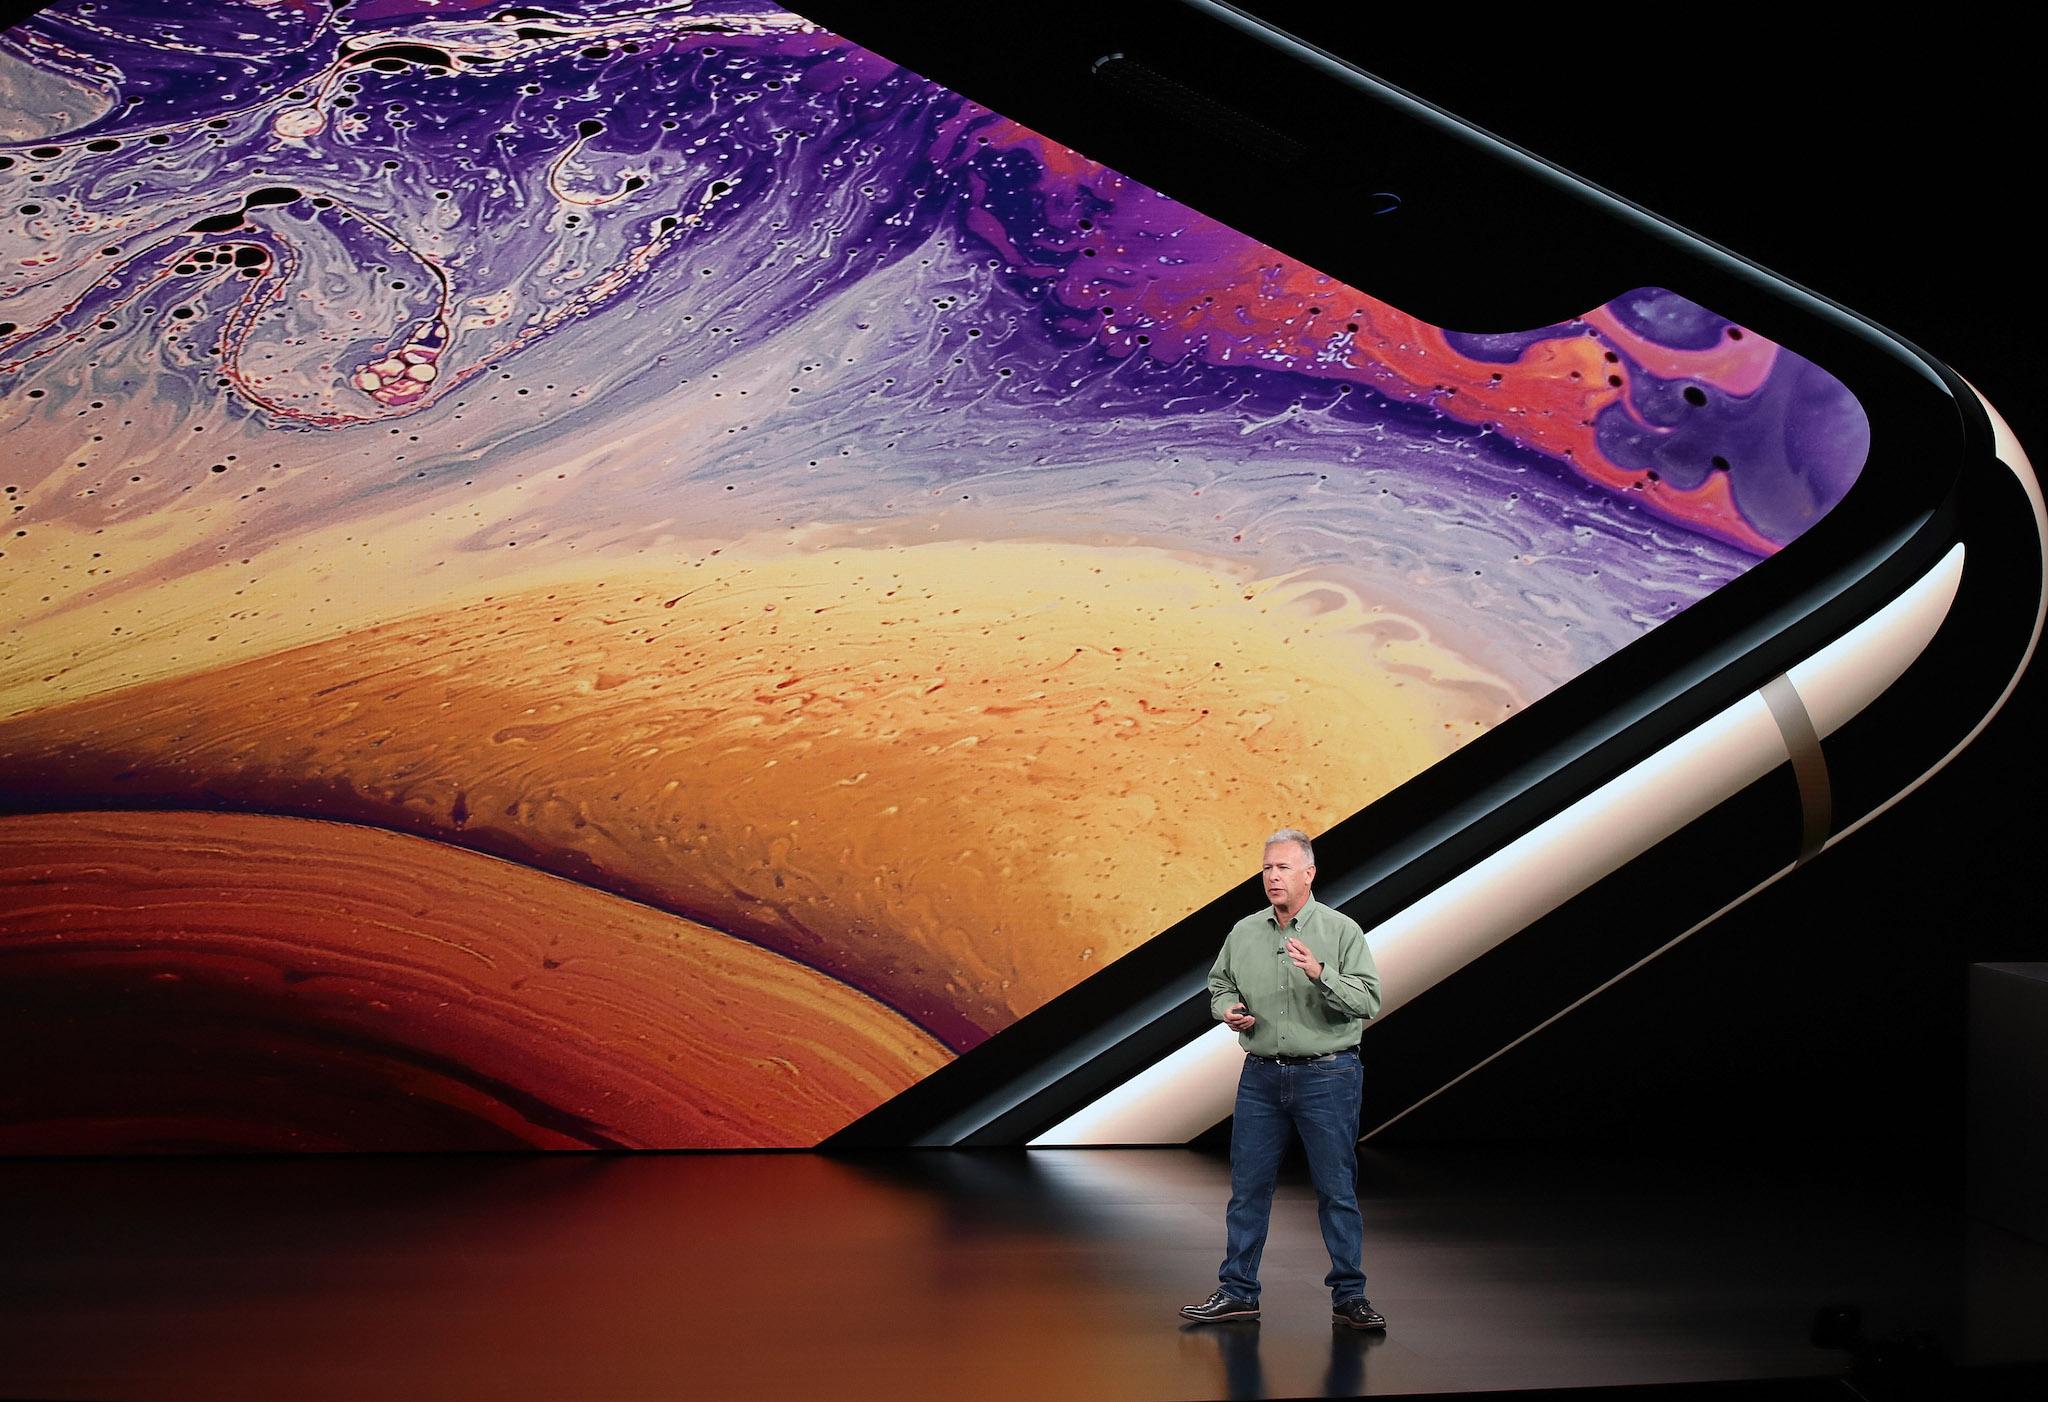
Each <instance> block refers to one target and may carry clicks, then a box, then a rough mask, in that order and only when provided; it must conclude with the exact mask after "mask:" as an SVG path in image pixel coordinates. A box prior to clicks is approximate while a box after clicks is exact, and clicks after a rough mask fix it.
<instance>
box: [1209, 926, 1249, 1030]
mask: <svg viewBox="0 0 2048 1402" xmlns="http://www.w3.org/2000/svg"><path fill="white" fill-rule="evenodd" d="M1243 1001H1244V995H1243V994H1241V993H1239V992H1238V991H1237V979H1236V978H1235V977H1233V976H1232V974H1231V972H1230V939H1229V937H1228V936H1225V938H1224V940H1223V948H1221V949H1220V950H1218V951H1216V962H1215V963H1214V964H1212V965H1210V967H1209V1016H1211V1017H1213V1018H1215V1019H1216V1020H1217V1021H1218V1022H1221V1021H1223V1014H1225V1013H1226V1012H1229V1011H1230V1009H1231V1008H1232V1007H1233V1006H1235V1005H1236V1004H1238V1003H1242V1002H1243Z"/></svg>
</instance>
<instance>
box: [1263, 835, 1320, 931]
mask: <svg viewBox="0 0 2048 1402" xmlns="http://www.w3.org/2000/svg"><path fill="white" fill-rule="evenodd" d="M1315 875H1316V869H1315V868H1314V867H1312V866H1310V865H1309V864H1308V861H1307V857H1306V854H1305V853H1304V852H1303V851H1302V850H1301V844H1300V843H1299V842H1276V843H1274V844H1273V845H1272V846H1270V847H1268V848H1267V849H1266V866H1265V878H1266V899H1267V900H1269V901H1271V902H1272V903H1273V904H1274V906H1275V907H1276V908H1278V909H1281V910H1285V911H1288V912H1290V913H1291V912H1293V911H1297V910H1300V909H1301V908H1302V907H1303V906H1305V905H1307V904H1308V887H1309V883H1310V882H1311V881H1313V880H1315Z"/></svg>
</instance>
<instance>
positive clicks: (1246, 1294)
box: [1219, 1052, 1365, 1304]
mask: <svg viewBox="0 0 2048 1402" xmlns="http://www.w3.org/2000/svg"><path fill="white" fill-rule="evenodd" d="M1364 1074H1365V1073H1364V1069H1363V1068H1362V1067H1361V1065H1360V1064H1359V1060H1358V1056H1357V1054H1356V1053H1355V1052H1341V1053H1339V1054H1338V1055H1337V1056H1335V1057H1333V1058H1331V1059H1330V1060H1328V1061H1310V1062H1304V1063H1301V1064H1299V1065H1295V1066H1288V1065H1282V1064H1278V1063H1275V1062H1271V1061H1259V1060H1257V1059H1255V1058H1253V1057H1249V1056H1248V1057H1246V1058H1245V1060H1244V1070H1243V1072H1242V1073H1240V1074H1239V1076H1238V1079H1237V1118H1236V1120H1235V1122H1234V1123H1233V1124H1232V1125H1231V1127H1230V1211H1229V1213H1228V1214H1227V1216H1226V1218H1225V1222H1226V1224H1227V1226H1226V1230H1227V1235H1228V1241H1229V1244H1228V1247H1227V1248H1226V1250H1225V1253H1224V1257H1223V1269H1222V1271H1221V1272H1219V1280H1220V1283H1221V1284H1222V1286H1223V1289H1224V1290H1225V1291H1226V1292H1228V1293H1229V1294H1232V1295H1235V1296H1236V1297H1237V1298H1238V1299H1240V1300H1249V1301H1251V1302H1252V1303H1254V1304H1256V1303H1257V1302H1258V1298H1259V1256H1260V1254H1261V1253H1262V1252H1263V1251H1264V1250H1265V1249H1266V1224H1267V1221H1268V1219H1269V1218H1270V1217H1271V1216H1272V1211H1273V1188H1274V1186H1275V1184H1276V1183H1277V1182H1278V1181H1279V1177H1280V1157H1281V1155H1282V1154H1284V1153H1285V1152H1286V1151H1287V1140H1288V1138H1289V1135H1290V1133H1291V1132H1293V1131H1297V1130H1298V1131H1299V1132H1300V1134H1301V1142H1302V1145H1303V1146H1304V1147H1305V1148H1306V1149H1307V1150H1308V1171H1309V1177H1310V1178H1311V1179H1312V1180H1313V1181H1314V1182H1315V1185H1316V1218H1317V1220H1318V1221H1319V1222H1320V1223H1321V1224H1322V1228H1323V1245H1324V1246H1326V1247H1327V1248H1329V1252H1330V1273H1329V1274H1328V1275H1326V1276H1324V1277H1323V1284H1325V1285H1327V1286H1329V1287H1330V1298H1331V1300H1332V1301H1334V1302H1335V1303H1337V1304H1342V1303H1344V1301H1346V1300H1355V1299H1357V1298H1359V1297H1360V1296H1362V1295H1363V1294H1365V1270H1364V1268H1363V1265H1362V1261H1363V1259H1364V1256H1365V1223H1364V1221H1363V1220H1362V1219H1361V1218H1360V1217H1359V1215H1358V1106H1359V1100H1360V1095H1361V1087H1362V1085H1363V1083H1364Z"/></svg>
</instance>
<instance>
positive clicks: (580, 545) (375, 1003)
mask: <svg viewBox="0 0 2048 1402" xmlns="http://www.w3.org/2000/svg"><path fill="white" fill-rule="evenodd" d="M0 183H4V185H5V189H6V201H5V212H4V215H0V240H4V251H5V259H4V267H0V390H4V395H5V399H4V405H5V409H4V418H0V438H4V449H0V452H4V461H5V462H6V464H7V466H6V467H5V468H4V469H0V472H4V474H5V482H4V486H5V500H6V503H7V516H8V524H7V526H6V530H5V539H4V540H0V602H4V632H0V639H4V651H0V658H4V666H0V693H4V694H0V1047H4V1048H5V1050H6V1057H7V1060H8V1064H9V1065H10V1066H13V1067H16V1068H20V1070H21V1074H18V1075H15V1076H12V1077H10V1078H9V1079H10V1084H8V1085H7V1086H6V1088H5V1089H4V1090H0V1151H4V1152H80V1151H84V1152H93V1151H129V1150H157V1149H177V1148H192V1147H203V1148H215V1147H243V1148H266V1149H267V1148H299V1149H309V1150H327V1149H356V1148H366V1149H440V1148H489V1147H543V1148H552V1147H561V1148H582V1147H745V1146H804V1145H811V1144H815V1143H817V1142H818V1141H820V1140H821V1139H823V1138H824V1137H826V1136H828V1135H829V1134H831V1133H832V1132H834V1131H835V1130H837V1129H839V1128H841V1127H843V1126H844V1125H846V1124H848V1123H849V1122H851V1121H852V1120H854V1119H856V1118H858V1117H859V1116H860V1115H862V1114H864V1113H866V1112H867V1111H869V1110H871V1109H873V1108H874V1107H875V1106H877V1105H879V1104H881V1103H883V1102H884V1101H886V1100H888V1099H889V1098H890V1097H891V1096H893V1095H895V1094H897V1093H898V1092H900V1091H902V1090H903V1089H905V1088H906V1087H908V1086H910V1085H912V1084H914V1083H915V1082H917V1081H918V1080H919V1079H920V1078H921V1077H923V1076H925V1075H926V1074H928V1073H930V1072H931V1071H932V1070H934V1069H935V1068H937V1067H939V1066H941V1065H943V1064H945V1063H946V1062H948V1061H949V1060H951V1059H953V1058H955V1057H957V1056H959V1055H961V1054H963V1053H966V1052H968V1051H970V1050H971V1049H973V1048H974V1047H975V1046H977V1045H979V1044H980V1043H981V1042H983V1041H984V1040H986V1039H987V1038H989V1037H990V1036H992V1035H994V1034H996V1033H998V1032H1000V1031H1001V1030H1002V1029H1003V1028H1005V1027H1007V1026H1009V1025H1010V1024H1012V1023H1013V1022H1015V1021H1016V1020H1017V1019H1018V1018H1020V1017H1022V1016H1024V1015H1026V1014H1027V1013H1029V1012H1031V1011H1032V1010H1033V1009H1035V1008H1038V1007H1040V1006H1042V1005H1043V1004H1044V1003H1046V1002H1047V1001H1048V1000H1049V999H1051V998H1053V997H1055V996H1057V995H1058V994H1060V993H1061V992H1063V991H1065V990H1067V989H1069V988H1071V987H1073V986H1074V985H1075V984H1076V983H1078V982H1079V981H1080V980H1082V979H1084V978H1086V977H1088V976H1089V975H1091V974H1093V973H1095V972H1096V971H1098V970H1100V969H1102V968H1104V967H1105V966H1107V965H1109V964H1110V963H1112V962H1113V961H1115V960H1116V959H1117V958H1118V957H1119V956H1121V955H1123V954H1126V953H1128V952H1129V951H1131V950H1132V949H1134V948H1136V947H1137V946H1138V945H1140V944H1142V943H1143V942H1144V941H1146V940H1147V939H1149V938H1151V937H1152V936H1153V935H1154V934H1155V933H1157V932H1158V931H1160V930H1162V929H1164V928H1166V927H1167V926H1170V925H1172V924H1173V923H1174V922H1175V921H1177V920H1180V919H1182V918H1183V917H1185V916H1186V915H1188V914H1189V913H1190V912H1191V911H1194V910H1197V909H1199V908H1201V907H1202V906H1204V905H1205V904H1207V903H1208V902H1210V901H1211V900H1213V899H1215V898H1216V897H1217V896H1218V895H1219V894H1220V893H1222V892H1224V891H1227V890H1228V889H1230V888H1231V887H1233V886H1235V885H1237V884H1238V883H1239V882H1240V881H1241V880H1242V879H1243V878H1244V877H1245V876H1246V875H1248V874H1249V873H1250V870H1251V868H1252V866H1253V865H1254V859H1255V856H1256V844H1257V840H1258V838H1259V836H1261V835H1263V833H1265V832H1267V831H1270V830H1271V829H1273V828H1274V827H1277V826H1280V825H1282V824H1293V825H1299V826H1303V827H1306V828H1308V829H1310V830H1312V831H1322V830H1324V829H1327V828H1328V827H1330V826H1332V825H1334V824H1336V823H1337V822H1339V821H1341V820H1342V819H1344V818H1346V817H1347V816H1349V815H1351V814H1353V813H1355V812H1357V811H1358V810H1360V809H1362V808H1363V807H1365V806H1366V805H1367V804H1369V803H1371V802H1372V801H1373V800H1374V799H1375V798H1377V797H1378V796H1380V795H1381V794H1384V793H1386V792H1387V791H1388V790H1390V789H1392V788H1393V787H1394V786H1396V785H1398V784H1399V783H1401V782H1403V781H1405V780H1407V779H1409V778H1411V777H1412V776H1414V775H1415V774H1418V773H1420V772H1421V771H1422V770H1424V769H1426V768H1427V767H1428V766H1429V765H1430V764H1432V763H1433V762H1434V761H1436V760H1437V759H1439V758H1441V757H1442V756H1444V755H1445V754H1448V753H1449V752H1450V751H1451V750H1453V749H1455V748H1456V747H1457V746H1459V745H1460V744H1462V743H1464V742H1465V741H1467V740H1469V739H1471V738H1472V737H1474V736H1475V735H1478V734H1480V733H1482V732H1483V731H1485V730H1487V729H1488V728H1490V727H1493V726H1496V725H1498V724H1500V723H1501V722H1503V721H1504V720H1507V719H1508V718H1510V717H1511V716H1512V715H1513V714H1514V713H1515V712H1516V711H1517V710H1519V709H1521V708H1523V707H1525V706H1527V705H1529V704H1530V703H1532V702H1533V701H1535V700H1536V699H1538V698H1540V697H1541V696H1543V695H1544V694H1546V693H1547V692H1549V691H1551V690H1552V689H1554V688H1555V687H1557V686H1558V685H1560V684H1561V683H1562V682H1564V681H1566V680H1568V679H1569V678H1571V677H1573V676H1575V675H1577V674H1579V673H1580V672H1583V671H1584V670H1586V669H1587V668H1588V667H1590V666H1592V665H1593V664H1594V663H1596V662H1598V661H1600V660H1601V659H1603V658H1605V657H1607V656H1609V655H1611V654H1613V653H1614V652H1615V651H1617V650H1618V649H1620V648H1621V647H1623V646H1625V645H1626V644H1627V643H1628V642H1629V641H1631V640H1632V639H1634V638H1636V637H1638V636H1640V635H1641V634H1643V633H1644V632H1645V631H1647V630H1648V629H1650V628H1653V627H1655V626H1656V625H1657V624H1658V623H1659V622H1661V621H1663V620H1665V619H1667V618H1669V617H1671V616H1672V615H1674V614H1675V613H1677V612H1678V611H1680V610H1681V609H1683V608H1685V607H1686V606H1687V605H1689V604H1691V603H1693V602H1695V601H1697V600H1698V599H1700V598H1702V597H1704V596H1705V595H1707V594H1708V593H1710V592H1712V591H1713V590H1714V589H1715V588H1717V587H1719V586H1720V585H1722V584H1725V583H1726V582H1728V581H1729V580H1731V579H1733V578H1735V577H1736V576H1737V575H1739V574H1740V573H1741V572H1742V571H1743V570H1745V569H1746V568H1747V567H1749V566H1750V565H1751V564H1753V563H1755V562H1756V561H1757V560H1759V559H1761V558H1763V557H1765V556H1767V555H1769V554H1770V553H1771V552H1772V551H1774V550H1775V549H1777V548H1778V547H1779V546H1781V545H1782V544H1784V543H1785V542H1786V541H1788V540H1790V539H1792V538H1793V537H1794V536H1796V535H1797V534H1799V533H1800V532H1801V531H1802V530H1804V529H1805V528H1806V527H1807V526H1808V525H1810V524H1811V523H1812V522H1813V521H1814V520H1816V519H1817V518H1818V517H1819V516H1820V515H1821V514H1822V513H1824V512H1825V511H1826V510H1828V509H1829V508H1830V507H1831V506H1832V505H1834V503H1835V502H1837V501H1838V500H1839V499H1840V498H1841V497H1842V495H1843V494H1844V493H1845V492H1846V491H1847V489H1848V487H1849V485H1850V483H1851V482H1852V481H1853V479H1854V477H1855V476H1856V473H1857V471H1858V470H1859V469H1860V467H1861V466H1862V463H1863V460H1864V456H1865V453H1866V451H1867V448H1868V439H1869V430H1868V426H1867V421H1866V420H1865V418H1864V415H1863V413H1862V411H1861V409H1860V407H1859V406H1858V405H1857V404H1856V403H1855V401H1854V399H1853V398H1852V397H1851V395H1850V394H1849V393H1848V391H1847V390H1846V389H1845V388H1844V387H1843V386H1842V385H1841V384H1840V382H1839V381H1837V380H1836V379H1834V378H1833V377H1832V376H1830V375H1828V374H1827V373H1826V372H1825V371H1823V370H1821V369H1819V368H1818V367H1816V366H1814V365H1812V364H1811V363H1809V362H1807V361H1805V360H1803V359H1801V358H1800V357H1799V356H1797V355H1795V354H1793V353H1792V352H1790V351H1788V350H1786V349H1784V348H1782V347H1779V346H1776V345H1774V344H1772V343H1771V342H1770V341H1768V340H1767V339H1765V338H1763V337H1761V336H1758V335H1756V334H1754V333H1750V332H1747V331H1746V330H1745V329H1744V328H1742V327H1741V326H1738V325H1735V324H1733V323H1731V322H1729V321H1727V320H1726V319H1725V318H1722V317H1720V316H1717V315H1715V314H1714V313H1713V312H1711V311H1709V310H1707V309H1705V308H1703V307H1700V306H1698V305H1696V304H1694V303H1692V302H1690V301H1688V300H1686V299H1685V298H1684V297H1683V296H1681V295H1678V294H1677V293H1674V292H1669V291H1663V290H1659V289H1654V288H1644V289H1636V290H1634V291H1625V292H1623V293H1622V295H1619V296H1617V297H1616V298H1615V299H1614V300H1613V301H1611V302H1610V303H1609V304H1607V305H1605V306H1603V307H1600V308H1597V309H1592V310H1589V311H1588V312H1587V313H1586V315H1584V316H1583V317H1581V318H1579V319H1576V320H1573V321H1571V322H1567V323H1564V324H1561V325H1555V326H1548V327H1542V328H1536V329H1532V330H1529V331H1526V332H1524V333H1516V334H1501V333H1498V332H1497V331H1496V332H1489V333H1488V334H1465V333H1461V332H1458V331H1456V330H1445V329H1441V328H1437V327H1433V326H1430V325H1428V324H1425V323H1423V322H1420V321H1417V320H1415V319H1414V318H1412V317H1408V316H1405V315H1403V314H1402V313H1401V312H1400V311H1398V310H1397V309H1396V308H1394V307H1392V306H1389V305H1387V304H1385V303H1383V302H1380V301H1377V300H1375V299H1374V298H1373V297H1371V296H1370V295H1368V293H1367V292H1365V291H1361V290H1359V289H1357V288H1353V287H1349V286H1345V285H1343V284H1341V283H1338V282H1336V281H1333V280H1332V279H1331V278H1329V277H1327V276H1324V275H1322V274H1320V273H1318V272H1316V271H1315V270H1313V269H1311V268H1308V267H1305V266H1303V265H1302V264H1300V263H1298V262H1295V261H1293V260H1291V259H1289V258H1287V257H1285V256H1283V255H1281V254H1279V253H1277V252H1275V251H1274V250H1272V249H1270V248H1267V247H1265V246H1263V245H1261V244H1259V243H1257V242H1255V241H1253V240H1251V239H1249V238H1247V237H1245V236H1243V235H1240V234H1238V233H1235V232H1233V231H1232V230H1230V229H1228V228H1225V227H1223V226H1221V225H1219V224H1217V223H1215V222H1214V221H1212V220H1210V219H1207V218H1205V217H1203V216H1201V215H1199V214H1197V213H1195V212H1194V211H1192V210H1190V209H1188V208H1186V207H1185V206H1182V205H1180V204H1178V203H1176V202H1175V201H1174V200H1172V199H1169V198H1166V197H1165V196H1163V195H1161V194H1159V193H1157V192H1155V191H1152V190H1149V189H1147V188H1146V187H1144V186H1142V185H1140V184H1138V183H1136V182H1134V181H1132V180H1129V179H1127V178H1125V177H1123V176H1121V175H1119V174H1118V173H1116V172H1115V171H1113V170H1109V169H1107V168H1105V167H1103V166H1101V165H1099V164H1097V163H1095V162H1093V161H1090V160H1089V159H1087V158H1086V157H1085V156H1083V155H1080V154H1077V153H1075V152H1074V151H1071V150H1069V149H1067V148H1065V147H1063V146H1060V145H1058V144H1056V143H1054V142H1051V141H1049V140H1047V139H1045V138H1043V137H1041V136H1039V135H1037V134H1035V133H1033V132H1032V131H1029V130H1027V129H1025V128H1023V127H1020V126H1018V125H1016V124H1015V123H1013V122H1010V121H1008V120H1006V119H1005V118H1003V117H1002V116H1000V115H999V114H995V113H991V112H989V111H987V110H986V109H984V108H982V107H979V106H977V105H976V104H974V103H973V102H971V101H968V100H965V99H963V98H962V97H960V96H958V95H956V94H954V93H951V92H949V91H947V90H946V89H944V88H942V87H939V86H937V85H936V84H934V83H931V82H929V81H928V80H926V79H924V78H922V77H919V76H918V75H916V74H913V73H910V72H907V71H905V70H903V69H901V68H899V67H897V66H895V65H893V64H891V63H889V62H888V61H886V60H884V59H882V58H880V57H877V56H876V55H874V54H871V53H868V52H866V51H864V50H862V49H859V48H857V47H855V46H853V45H851V44H850V43H848V42H846V41H844V40H842V39H840V38H838V37H836V36H834V35H833V34H831V33H828V32H826V31H823V30H821V29H818V28H816V27H814V26H812V25H810V24H808V23H807V22H805V21H804V20H802V19H801V18H800V17H798V16H796V15H793V14H791V13H789V12H787V11H784V10H780V9H777V8H774V7H769V6H761V5H752V6H746V5H717V4H700V5H696V6H652V7H650V6H645V5H630V6H629V5H606V4H598V3H591V4H584V3H576V4H562V5H552V6H549V7H548V8H547V10H546V11H545V12H543V11H539V10H530V9H528V10H521V9H508V8H506V7H505V6H504V5H503V3H502V0H494V3H491V4H474V5H471V4H464V3H459V0H458V2H457V3H442V4H433V5H429V4H418V3H409V0H352V3H349V4H346V5H343V6H341V7H339V8H336V7H332V6H330V5H328V4H325V3H319V4H313V3H306V4H287V3H272V4H254V3H226V4H218V5H203V6H185V7H176V8H166V7H161V6H157V5H149V4H136V3H108V0H100V2H99V3H76V2H75V0H73V2H72V3H65V4H59V5H55V6H52V7H50V8H48V9H46V10H44V11H42V12H41V13H39V14H37V15H35V16H33V17H31V18H29V19H28V20H26V21H24V22H23V23H21V24H20V25H18V26H17V27H15V28H14V29H11V30H9V31H7V33H6V35H5V38H4V41H0ZM1617 290H1618V291H1620V289H1617ZM1222 933H1223V931H1222V929H1220V928H1219V929H1218V931H1217V937H1218V939H1219V940H1220V939H1221V937H1222Z"/></svg>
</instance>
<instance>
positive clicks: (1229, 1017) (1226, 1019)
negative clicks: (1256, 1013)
mask: <svg viewBox="0 0 2048 1402" xmlns="http://www.w3.org/2000/svg"><path fill="white" fill-rule="evenodd" d="M1257 1022H1258V1019H1257V1018H1255V1017H1253V1016H1252V1015H1251V1014H1250V1013H1248V1012H1246V1011H1245V1010H1244V1004H1242V1003H1232V1004H1231V1005H1230V1008H1229V1010H1228V1011H1227V1012H1225V1013H1224V1014H1223V1025H1224V1026H1225V1027H1228V1028H1229V1029H1230V1030H1231V1031H1233V1032H1249V1031H1251V1030H1252V1028H1253V1026H1254V1025H1256V1024H1257Z"/></svg>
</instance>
